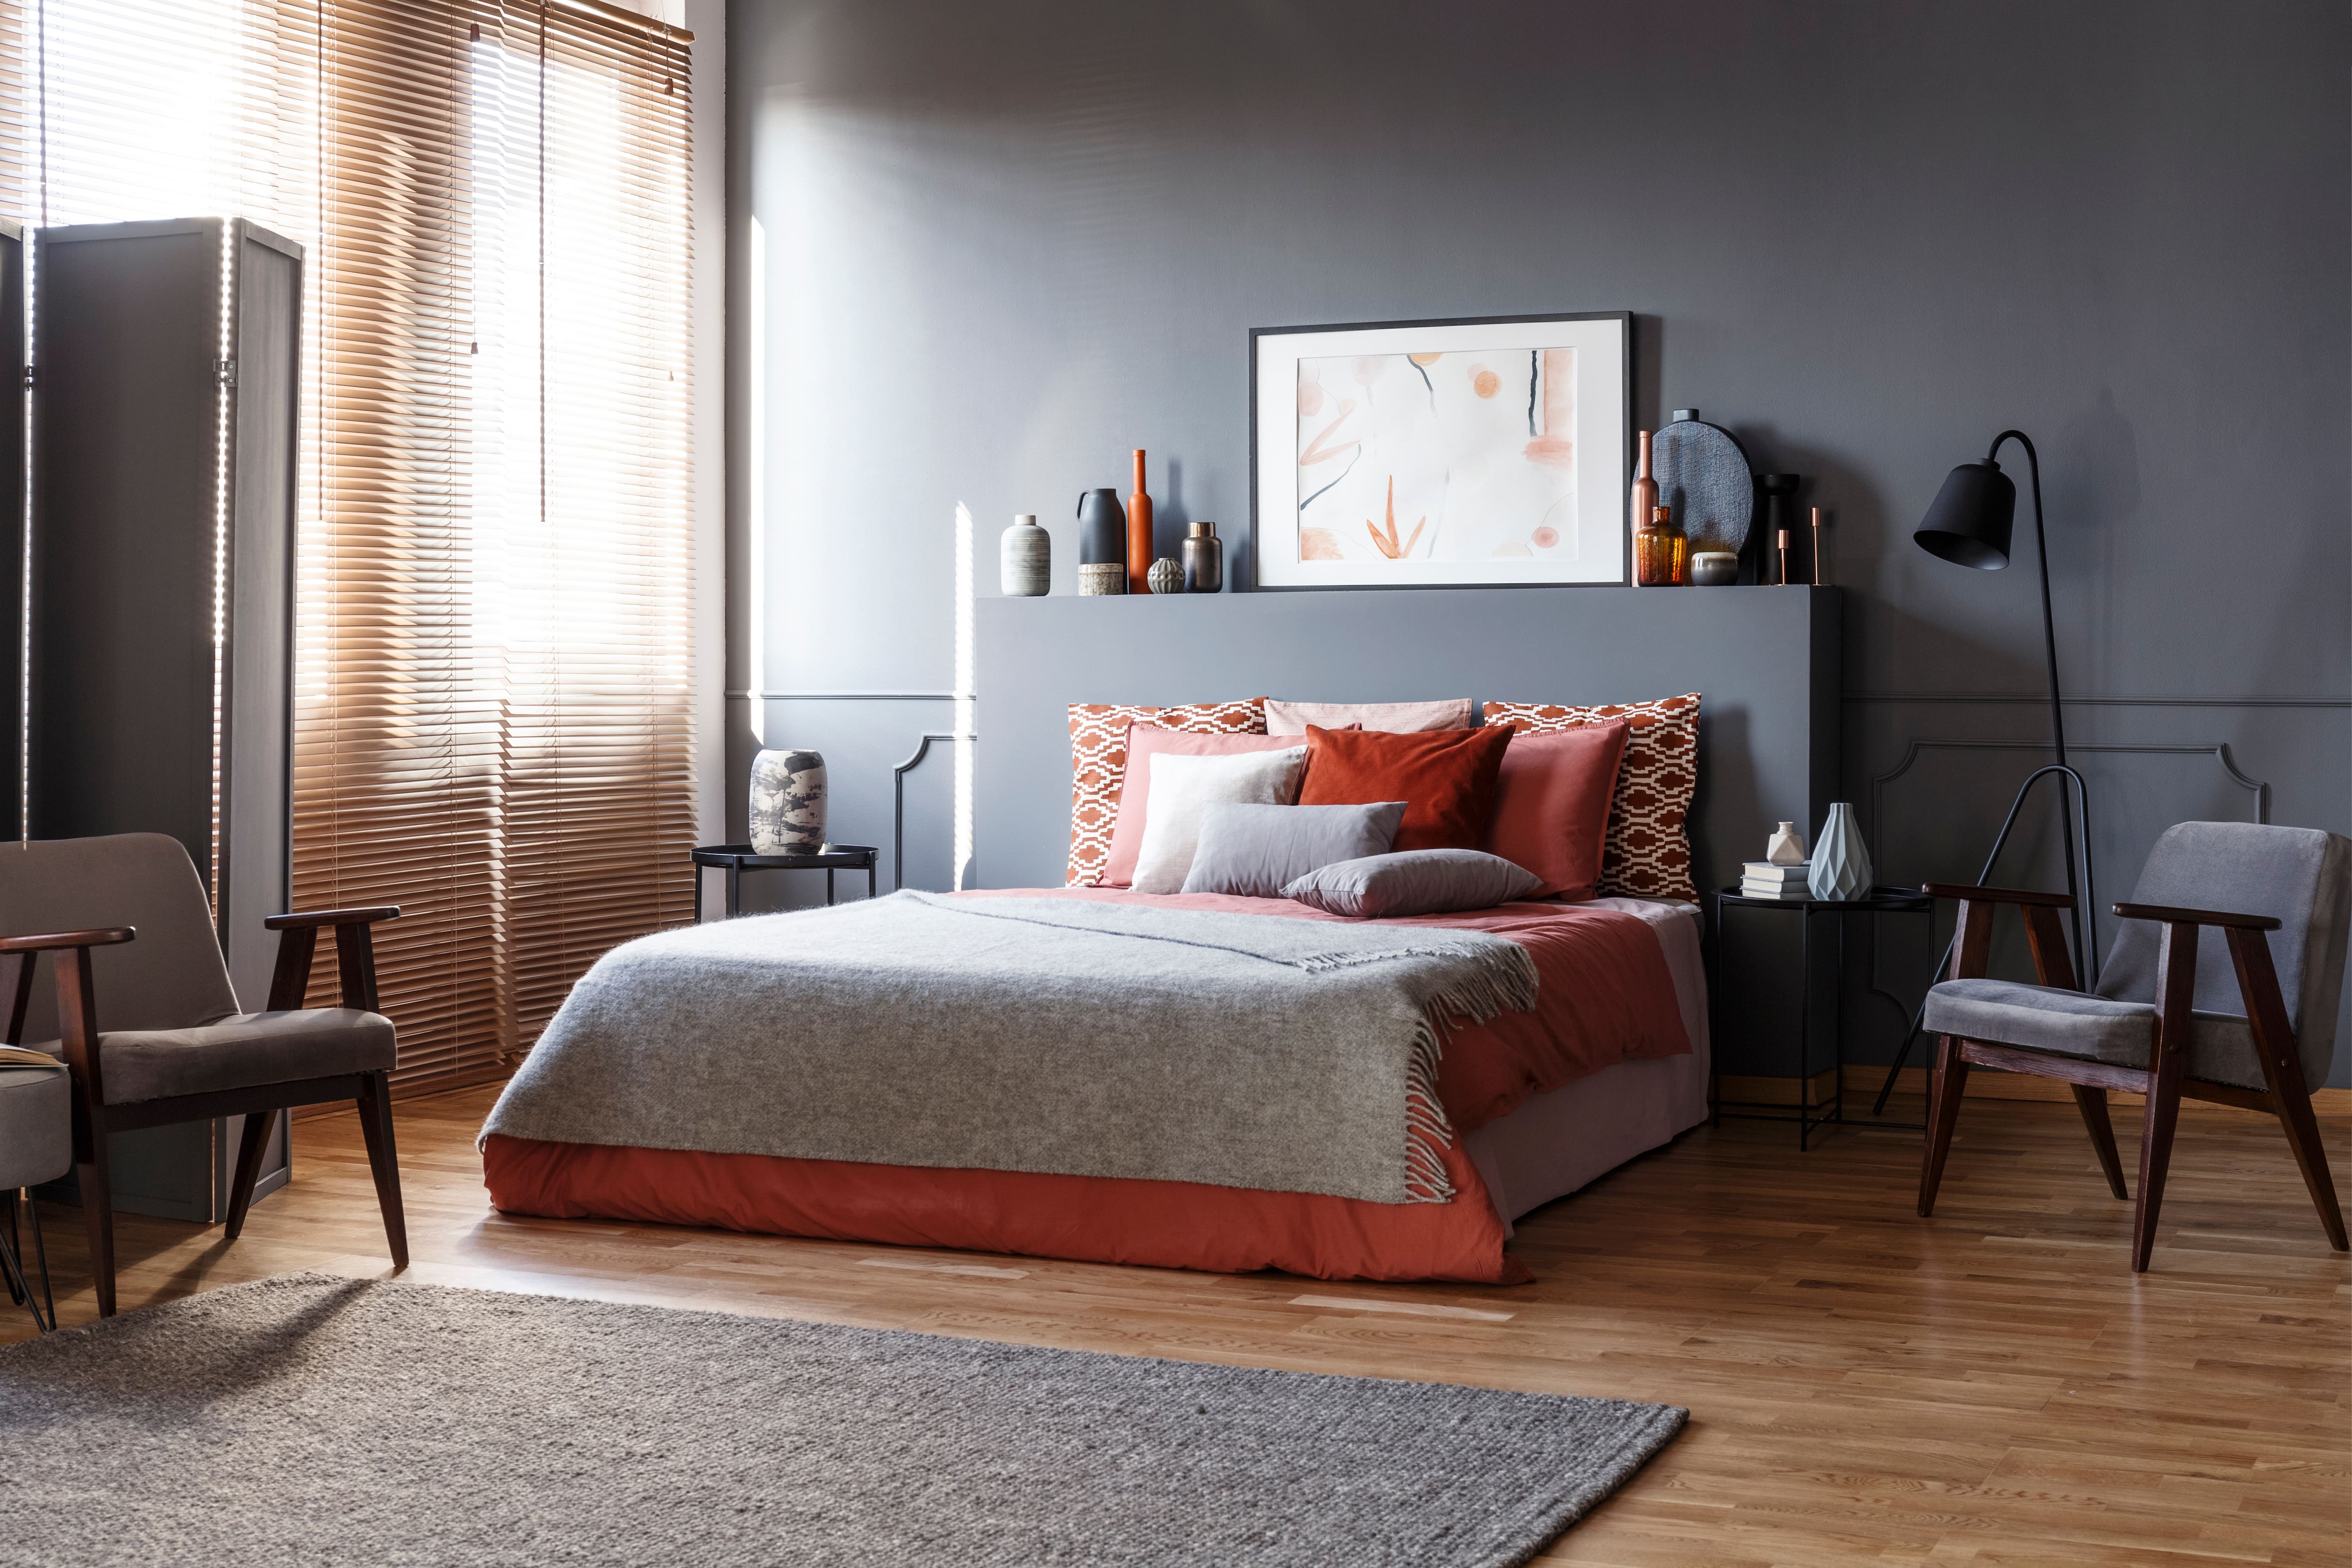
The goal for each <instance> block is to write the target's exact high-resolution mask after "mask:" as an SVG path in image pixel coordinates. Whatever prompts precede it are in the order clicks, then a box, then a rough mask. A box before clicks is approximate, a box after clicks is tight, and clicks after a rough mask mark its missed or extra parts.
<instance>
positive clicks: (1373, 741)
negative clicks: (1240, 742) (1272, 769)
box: [1298, 724, 1510, 849]
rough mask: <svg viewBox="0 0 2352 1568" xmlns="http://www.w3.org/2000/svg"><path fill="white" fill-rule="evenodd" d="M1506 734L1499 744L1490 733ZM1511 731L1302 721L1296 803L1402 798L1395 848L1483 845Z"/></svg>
mask: <svg viewBox="0 0 2352 1568" xmlns="http://www.w3.org/2000/svg"><path fill="white" fill-rule="evenodd" d="M1497 734H1500V735H1502V736H1503V737H1504V744H1503V745H1497V744H1496V742H1495V737H1496V735H1497ZM1509 736H1510V731H1505V730H1498V729H1494V728H1489V729H1484V730H1427V731H1422V732H1420V733H1418V734H1409V735H1392V734H1390V733H1388V732H1386V731H1380V730H1324V729H1318V727H1316V726H1315V725H1312V724H1309V725H1308V726H1307V783H1306V784H1305V785H1304V786H1303V787H1302V788H1301V789H1300V790H1299V792H1298V804H1299V805H1371V804H1374V803H1376V802H1379V801H1383V800H1401V801H1403V802H1404V803H1405V808H1404V821H1403V822H1402V824H1400V825H1399V826H1398V827H1397V836H1396V843H1395V844H1394V846H1392V847H1394V848H1397V849H1484V848H1486V829H1487V826H1488V825H1489V824H1490V823H1492V821H1493V820H1494V816H1495V780H1496V775H1497V774H1498V773H1501V771H1502V766H1503V752H1504V750H1505V747H1506V746H1507V745H1508V744H1509Z"/></svg>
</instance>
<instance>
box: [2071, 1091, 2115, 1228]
mask: <svg viewBox="0 0 2352 1568" xmlns="http://www.w3.org/2000/svg"><path fill="white" fill-rule="evenodd" d="M2067 1087H2068V1088H2070V1089H2073V1090H2074V1104H2075V1106H2076V1108H2077V1109H2079V1110H2081V1111H2082V1112H2083V1125H2084V1126H2085V1127H2087V1128H2089V1129H2090V1130H2091V1147H2092V1148H2094V1149H2095V1150H2097V1151H2098V1152H2099V1169H2100V1170H2102V1171H2105V1173H2106V1174H2107V1191H2109V1192H2111V1193H2113V1194H2116V1197H2118V1198H2123V1199H2126V1200H2128V1199H2129V1198H2130V1197H2131V1194H2129V1193H2127V1192H2126V1191H2125V1190H2124V1162H2123V1156H2122V1155H2120V1154H2118V1153H2116V1129H2115V1124H2114V1123H2113V1122H2111V1121H2108V1120H2107V1091H2106V1090H2105V1089H2093V1088H2092V1087H2091V1086H2089V1085H2088V1084H2081V1083H2077V1084H2069V1085H2068V1086H2067Z"/></svg>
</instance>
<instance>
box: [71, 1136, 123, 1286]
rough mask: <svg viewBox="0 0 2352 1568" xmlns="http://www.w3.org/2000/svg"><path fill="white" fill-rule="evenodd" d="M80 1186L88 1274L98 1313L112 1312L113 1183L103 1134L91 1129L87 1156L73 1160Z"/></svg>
mask: <svg viewBox="0 0 2352 1568" xmlns="http://www.w3.org/2000/svg"><path fill="white" fill-rule="evenodd" d="M74 1180H75V1181H76V1182H77V1183H79V1185H80V1187H81V1218H82V1224H83V1225H84V1226H86V1227H88V1229H89V1277H90V1283H91V1284H92V1285H94V1286H95V1287H96V1288H97V1290H98V1315H99V1316H100V1317H101V1318H110V1317H112V1316H114V1184H113V1178H112V1176H111V1175H110V1173H109V1172H108V1170H107V1163H106V1134H105V1133H104V1132H103V1131H98V1130H96V1129H93V1130H92V1131H91V1134H90V1140H89V1158H87V1159H83V1160H77V1161H75V1162H74Z"/></svg>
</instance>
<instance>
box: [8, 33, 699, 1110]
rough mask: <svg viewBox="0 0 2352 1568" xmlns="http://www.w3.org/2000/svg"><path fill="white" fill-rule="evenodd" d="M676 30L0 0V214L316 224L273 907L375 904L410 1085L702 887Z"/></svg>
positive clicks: (525, 1034) (495, 1060)
mask: <svg viewBox="0 0 2352 1568" xmlns="http://www.w3.org/2000/svg"><path fill="white" fill-rule="evenodd" d="M690 41H691V40H690V38H689V37H688V36H687V35H685V34H683V33H681V32H678V31H677V30H675V29H671V28H667V27H664V26H661V25H659V24H657V23H652V22H648V21H646V20H644V19H642V18H640V17H637V16H634V15H633V14H631V13H628V12H625V11H620V10H616V9H614V8H611V7H608V6H604V5H597V4H593V3H592V0H566V3H562V4H558V3H556V0H509V3H508V4H504V5H500V4H495V3H490V0H470V3H466V0H0V55H5V58H0V200H5V203H6V204H7V208H8V209H13V210H14V211H16V212H19V213H21V214H23V215H24V216H25V217H26V219H27V221H30V222H35V223H41V222H47V223H82V222H107V221H120V220H127V219H133V218H146V217H163V216H193V215H198V214H214V213H218V214H226V215H232V216H246V217H250V218H253V219H255V220H256V221H257V222H259V223H262V224H263V225H265V226H268V227H271V228H274V229H277V230H278V231H279V232H281V233H284V234H286V235H287V236H289V237H291V238H294V239H296V240H299V242H300V243H301V244H302V245H303V247H305V250H306V253H307V262H308V270H307V278H306V293H307V299H306V309H307V312H308V314H307V319H306V322H305V333H304V353H305V359H304V372H305V374H304V426H305V428H304V441H303V455H302V483H301V501H300V507H301V511H300V516H299V546H298V555H297V573H298V590H297V605H298V607H297V618H296V639H297V685H296V692H295V776H294V828H293V831H294V902H295V904H296V905H297V907H300V908H320V907H331V906H339V905H349V904H373V903H398V904H400V905H401V906H402V907H403V909H404V911H405V912H404V918H403V919H402V920H400V921H395V922H393V923H392V924H390V925H387V926H383V927H380V928H378V931H377V933H376V942H377V954H378V958H377V962H378V973H379V979H380V983H381V986H382V992H383V998H384V1005H385V1009H386V1011H387V1012H389V1013H391V1014H392V1015H393V1016H394V1019H395V1020H396V1021H397V1022H398V1024H399V1025H400V1028H401V1042H402V1051H401V1059H402V1068H401V1072H400V1075H399V1081H400V1082H401V1084H402V1086H403V1087H404V1089H407V1090H409V1091H411V1092H414V1091H415V1090H417V1089H432V1088H443V1087H450V1086H454V1085H456V1084H459V1083H465V1082H471V1081H477V1080H479V1079H486V1078H490V1077H495V1076H499V1075H500V1074H501V1073H502V1072H503V1071H504V1070H505V1068H506V1067H507V1066H508V1065H510V1064H511V1062H512V1060H513V1059H514V1058H516V1057H518V1056H519V1055H520V1053H521V1052H522V1051H523V1050H524V1049H526V1048H528V1047H529V1046H530V1042H531V1041H532V1040H533V1039H535V1038H536V1037H537V1035H538V1032H539V1030H540V1029H541V1027H542V1026H544V1025H545V1023H546V1021H547V1019H548V1017H549V1016H551V1015H552V1013H553V1012H554V1009H555V1007H556V1006H557V1005H558V1004H560V1003H561V1001H562V998H563V995H564V994H565V993H566V992H567V991H568V990H569V989H570V986H571V984H572V981H573V980H574V979H576V978H577V977H578V976H579V974H580V973H582V971H583V970H584V969H585V968H586V967H587V966H588V965H589V964H590V963H593V961H594V960H595V958H596V957H597V955H598V954H600V953H602V952H604V950H605V949H607V948H609V947H611V946H612V945H613V944H614V942H621V941H625V940H626V939H627V938H630V937H633V936H636V935H640V934H643V933H644V932H646V931H651V930H654V929H656V928H657V927H660V926H663V925H667V924H672V923H676V922H678V921H683V920H685V919H688V918H689V916H690V913H691V910H692V907H693V881H692V877H691V868H690V866H689V865H688V858H687V850H688V847H690V846H691V844H692V841H693V830H694V817H693V801H692V785H693V779H692V766H693V752H692V742H691V733H690V729H691V695H692V693H691V668H690V662H689V661H690V637H691V613H692V604H691V589H692V561H691V541H690V536H689V532H688V525H689V518H690V496H689V493H688V481H689V476H688V397H689V395H690V391H691V386H690V374H691V369H692V367H691V365H690V363H689V360H688V344H689V338H688V319H687V311H688V298H689V280H688V268H689V265H690V262H691V255H690V250H689V245H690V229H689V212H688V142H687V134H688V113H689V99H688V76H687V45H688V43H689V42H690ZM33 287H34V288H35V289H38V287H39V283H38V279H34V280H33ZM321 985H322V986H330V985H331V976H321ZM323 995H324V992H323V991H322V992H321V993H320V997H321V998H322V999H323Z"/></svg>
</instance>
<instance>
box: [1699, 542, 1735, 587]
mask: <svg viewBox="0 0 2352 1568" xmlns="http://www.w3.org/2000/svg"><path fill="white" fill-rule="evenodd" d="M1690 580H1691V585H1692V586H1693V587H1697V588H1728V587H1730V586H1731V585H1732V584H1735V583H1737V582H1738V581H1739V557H1738V556H1737V555H1734V554H1732V553H1731V552H1729V551H1727V550H1702V551H1700V552H1698V553H1697V554H1696V555H1694V556H1692V557H1691V558H1690Z"/></svg>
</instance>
